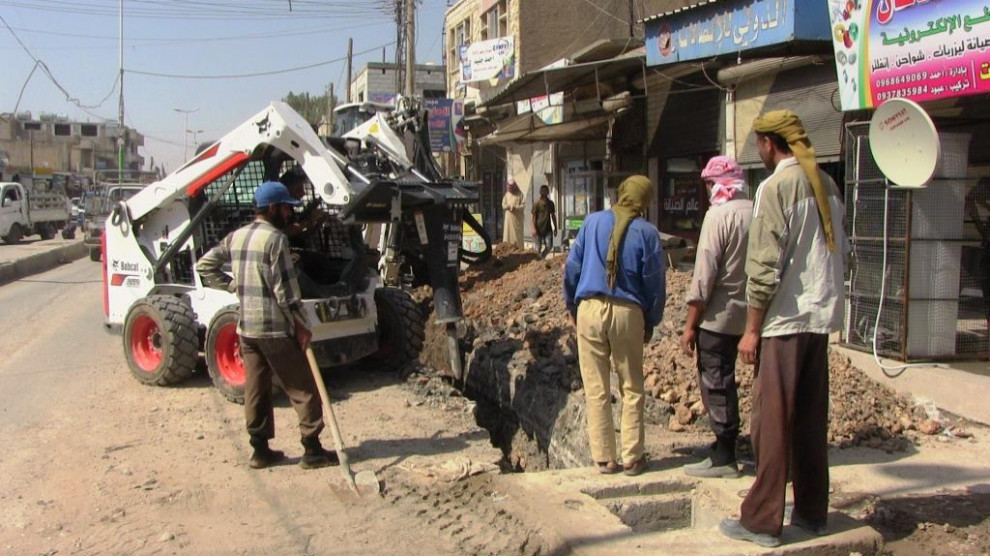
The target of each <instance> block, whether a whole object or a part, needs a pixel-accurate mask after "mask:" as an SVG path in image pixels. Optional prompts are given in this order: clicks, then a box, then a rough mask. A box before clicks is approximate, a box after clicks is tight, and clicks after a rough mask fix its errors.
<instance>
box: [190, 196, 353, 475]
mask: <svg viewBox="0 0 990 556" xmlns="http://www.w3.org/2000/svg"><path fill="white" fill-rule="evenodd" d="M254 200H255V207H256V213H255V219H254V221H252V222H251V223H250V224H247V225H245V226H243V227H241V228H239V229H237V230H234V231H233V232H231V233H230V234H229V235H228V236H227V237H226V238H224V239H223V241H221V242H220V244H219V245H217V246H216V247H214V248H213V249H211V250H210V251H209V252H207V253H206V254H205V255H204V256H203V257H202V258H201V259H200V260H199V262H198V263H197V264H196V270H197V271H198V272H199V273H200V276H201V277H202V278H203V283H204V284H206V285H207V286H209V287H213V288H218V289H224V290H227V291H232V292H236V293H237V297H238V300H239V301H240V313H241V314H240V321H239V322H238V324H237V333H238V335H239V336H240V339H241V358H242V360H243V361H244V372H245V376H246V382H245V384H244V413H245V417H246V421H247V431H248V434H249V435H250V443H251V447H252V448H253V449H254V453H253V454H252V455H251V460H250V461H249V462H248V465H250V467H251V468H252V469H263V468H265V467H268V466H270V465H272V464H274V463H277V462H279V461H281V460H283V459H284V458H285V454H284V453H283V452H281V451H278V450H272V449H271V448H269V447H268V441H269V440H270V439H272V438H274V436H275V414H274V409H273V406H272V393H271V391H272V375H273V374H274V375H276V376H278V378H279V381H280V382H281V384H282V387H283V389H284V390H285V393H286V395H287V396H288V397H289V401H290V402H292V407H293V408H294V409H295V410H296V413H297V414H298V415H299V432H300V434H301V436H302V445H303V448H304V450H305V451H304V453H303V456H302V459H301V460H300V461H299V466H300V467H302V468H303V469H317V468H320V467H326V466H328V465H335V464H337V463H339V460H338V458H337V454H336V453H335V452H332V451H329V450H325V449H324V448H323V446H322V445H321V444H320V431H322V430H323V411H322V407H321V403H320V396H319V393H318V392H317V387H316V383H315V381H314V379H313V375H312V374H311V373H310V369H309V363H308V361H307V360H306V355H305V351H304V350H305V349H306V347H307V346H308V345H309V341H310V338H311V337H312V333H311V332H310V330H309V323H308V321H307V319H306V316H305V315H304V314H303V313H302V311H301V309H302V302H301V300H300V295H299V284H298V281H297V279H296V270H295V268H294V266H293V264H292V258H291V257H290V255H289V240H288V238H287V237H286V236H285V234H284V233H283V230H284V229H285V227H286V226H287V225H288V223H289V220H290V217H291V215H292V207H293V206H297V205H299V204H300V201H298V200H297V199H295V198H294V197H292V195H290V194H289V190H288V189H286V187H285V186H284V185H282V184H281V183H279V182H272V181H270V182H265V183H263V184H261V185H260V186H259V187H258V189H257V190H256V191H255V193H254ZM226 263H231V270H232V271H233V274H234V278H233V280H231V278H230V276H228V275H227V274H225V273H224V272H223V271H222V270H221V268H222V266H223V265H224V264H226Z"/></svg>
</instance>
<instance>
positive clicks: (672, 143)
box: [649, 74, 722, 158]
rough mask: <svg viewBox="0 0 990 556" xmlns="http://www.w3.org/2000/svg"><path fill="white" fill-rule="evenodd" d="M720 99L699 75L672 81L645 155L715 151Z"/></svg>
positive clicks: (676, 154)
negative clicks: (651, 141)
mask: <svg viewBox="0 0 990 556" xmlns="http://www.w3.org/2000/svg"><path fill="white" fill-rule="evenodd" d="M721 96H722V92H721V91H720V90H719V89H717V88H715V87H714V86H713V85H712V84H711V83H709V82H707V81H705V80H704V77H702V76H700V74H693V75H691V76H686V77H682V78H680V79H679V80H678V81H676V82H675V83H674V84H673V86H672V87H671V89H670V93H668V97H667V102H666V105H665V106H664V108H663V115H662V116H661V117H660V127H659V128H658V129H657V132H656V135H654V136H653V143H652V144H651V145H650V150H649V155H650V156H651V157H660V158H670V157H674V156H684V155H694V154H700V153H712V152H718V151H719V116H720V115H721V106H722V103H721Z"/></svg>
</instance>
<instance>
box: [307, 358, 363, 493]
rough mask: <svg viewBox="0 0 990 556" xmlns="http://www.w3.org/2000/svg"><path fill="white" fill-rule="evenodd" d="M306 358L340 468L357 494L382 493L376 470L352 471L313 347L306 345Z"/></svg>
mask: <svg viewBox="0 0 990 556" xmlns="http://www.w3.org/2000/svg"><path fill="white" fill-rule="evenodd" d="M306 359H308V360H309V369H310V370H311V371H312V372H313V380H315V381H316V388H317V389H318V390H319V391H320V400H321V401H322V402H323V416H324V417H325V418H326V419H327V420H329V422H330V433H331V434H332V435H333V443H334V445H335V446H336V448H337V457H338V458H340V470H341V471H342V472H343V473H344V480H345V481H346V482H347V485H348V486H350V487H351V490H352V491H353V492H354V493H355V494H358V495H369V496H370V495H376V494H379V493H381V483H380V482H379V481H378V477H377V476H376V475H375V472H374V471H371V470H366V471H361V472H359V473H358V474H357V475H354V473H352V472H351V466H350V463H348V461H347V452H346V451H345V450H344V439H343V438H341V436H340V427H339V426H338V425H337V417H335V416H334V414H333V407H331V406H330V394H328V393H327V387H326V384H324V383H323V375H322V374H320V366H319V365H318V364H317V363H316V355H315V354H314V353H313V348H312V347H308V346H307V347H306Z"/></svg>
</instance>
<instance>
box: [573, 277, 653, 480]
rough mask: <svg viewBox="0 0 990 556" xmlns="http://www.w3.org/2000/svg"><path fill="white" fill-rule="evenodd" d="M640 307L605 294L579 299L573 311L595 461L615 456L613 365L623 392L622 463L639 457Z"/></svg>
mask: <svg viewBox="0 0 990 556" xmlns="http://www.w3.org/2000/svg"><path fill="white" fill-rule="evenodd" d="M643 332H644V323H643V309H641V308H640V306H639V305H636V304H635V303H630V302H627V301H620V300H618V299H610V298H607V297H604V296H599V297H593V298H590V299H583V300H581V303H580V304H579V305H578V312H577V341H578V359H579V360H580V367H581V380H582V381H583V382H584V396H585V401H586V402H587V405H586V409H587V412H588V439H589V441H590V443H591V457H592V458H593V459H594V460H595V461H596V462H606V461H610V460H614V459H616V453H615V452H616V450H615V425H613V424H612V394H611V392H610V387H609V375H610V374H611V371H612V367H613V365H614V367H615V372H616V374H617V375H619V392H620V393H621V394H622V422H621V431H620V434H621V435H622V462H623V463H624V464H626V465H631V464H632V463H633V462H636V461H638V460H639V459H640V458H642V457H643V445H644V440H645V429H644V426H643V405H644V403H645V398H644V397H643V391H644V390H645V387H644V384H643Z"/></svg>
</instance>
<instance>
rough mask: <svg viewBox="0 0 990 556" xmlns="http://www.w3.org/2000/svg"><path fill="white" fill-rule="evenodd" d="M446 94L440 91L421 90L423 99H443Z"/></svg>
mask: <svg viewBox="0 0 990 556" xmlns="http://www.w3.org/2000/svg"><path fill="white" fill-rule="evenodd" d="M446 96H447V93H446V92H445V91H443V90H441V89H423V98H445V97H446Z"/></svg>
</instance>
